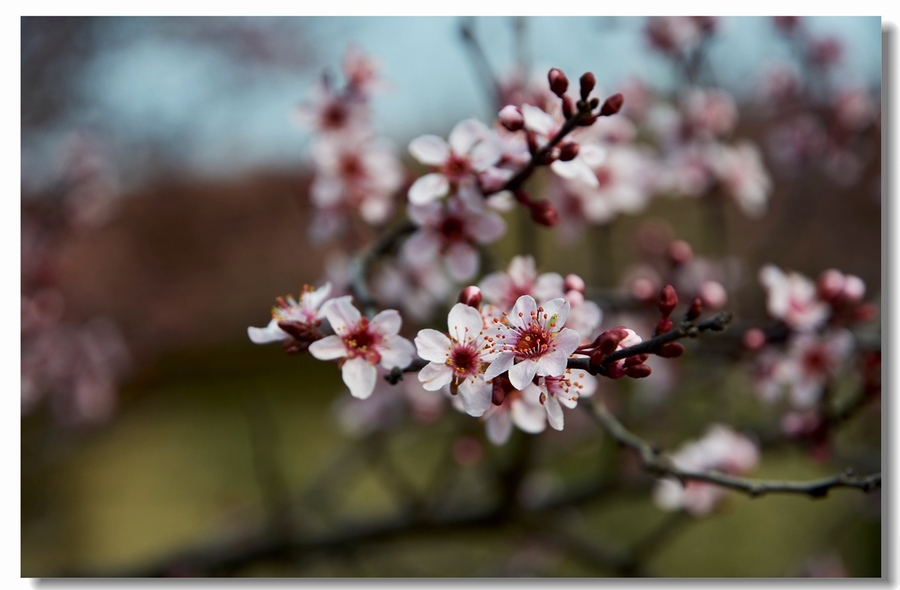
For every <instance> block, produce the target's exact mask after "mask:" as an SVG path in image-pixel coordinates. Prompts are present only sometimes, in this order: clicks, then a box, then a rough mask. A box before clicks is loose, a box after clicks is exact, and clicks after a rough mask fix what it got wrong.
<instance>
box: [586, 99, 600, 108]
mask: <svg viewBox="0 0 900 590" xmlns="http://www.w3.org/2000/svg"><path fill="white" fill-rule="evenodd" d="M588 106H589V107H591V110H594V109H596V108H597V107H598V106H600V99H599V98H597V97H596V96H595V97H593V98H592V99H591V100H589V101H588Z"/></svg>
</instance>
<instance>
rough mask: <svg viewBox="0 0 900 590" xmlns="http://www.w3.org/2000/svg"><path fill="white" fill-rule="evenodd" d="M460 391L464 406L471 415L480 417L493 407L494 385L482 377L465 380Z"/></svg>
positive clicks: (460, 386)
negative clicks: (492, 394)
mask: <svg viewBox="0 0 900 590" xmlns="http://www.w3.org/2000/svg"><path fill="white" fill-rule="evenodd" d="M458 391H459V396H460V397H461V398H462V401H463V408H465V410H466V413H467V414H468V415H470V416H474V417H476V418H478V417H480V416H481V415H483V414H484V413H485V412H486V411H487V409H488V408H490V407H491V392H492V387H491V385H489V384H488V383H485V381H484V380H483V379H481V378H478V379H475V381H474V382H473V381H471V380H468V379H467V380H466V381H463V382H462V383H460V385H459V390H458Z"/></svg>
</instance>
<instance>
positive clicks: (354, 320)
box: [322, 295, 362, 335]
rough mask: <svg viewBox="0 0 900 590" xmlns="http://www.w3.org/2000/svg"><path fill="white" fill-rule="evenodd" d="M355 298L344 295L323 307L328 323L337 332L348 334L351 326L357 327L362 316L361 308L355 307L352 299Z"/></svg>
mask: <svg viewBox="0 0 900 590" xmlns="http://www.w3.org/2000/svg"><path fill="white" fill-rule="evenodd" d="M352 299H353V297H352V296H350V295H344V296H343V297H338V298H337V299H332V300H331V301H329V302H328V303H327V305H326V307H324V308H323V309H322V312H323V313H324V314H325V317H326V318H328V323H329V324H331V328H332V329H333V330H334V331H335V333H337V334H339V335H343V334H346V333H347V332H349V331H350V329H351V328H353V327H355V326H356V325H357V324H358V323H359V320H360V318H361V317H362V316H361V315H360V313H359V310H358V309H356V308H355V307H353V304H352V303H350V301H351V300H352Z"/></svg>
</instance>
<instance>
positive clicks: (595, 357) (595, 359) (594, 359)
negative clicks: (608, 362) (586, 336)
mask: <svg viewBox="0 0 900 590" xmlns="http://www.w3.org/2000/svg"><path fill="white" fill-rule="evenodd" d="M604 356H606V355H605V354H603V351H602V350H600V349H599V348H598V349H596V350H595V351H594V352H592V353H591V364H592V365H597V366H600V365H602V364H603V357H604Z"/></svg>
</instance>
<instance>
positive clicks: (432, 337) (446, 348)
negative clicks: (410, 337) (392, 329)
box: [416, 304, 481, 363]
mask: <svg viewBox="0 0 900 590" xmlns="http://www.w3.org/2000/svg"><path fill="white" fill-rule="evenodd" d="M457 305H463V304H457ZM466 307H468V306H466ZM451 313H452V311H451ZM476 313H477V312H476ZM480 320H481V318H480V317H479V321H480ZM416 350H417V351H418V353H419V356H420V357H422V358H423V359H425V360H426V361H430V362H433V363H443V362H445V361H446V360H447V357H448V355H449V353H450V339H449V338H447V335H446V334H443V333H441V332H438V331H437V330H432V329H431V328H426V329H424V330H419V335H418V336H416Z"/></svg>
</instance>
